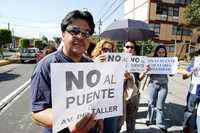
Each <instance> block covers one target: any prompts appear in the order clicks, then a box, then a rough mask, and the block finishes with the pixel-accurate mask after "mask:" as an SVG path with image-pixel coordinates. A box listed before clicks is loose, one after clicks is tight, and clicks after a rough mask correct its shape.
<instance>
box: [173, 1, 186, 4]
mask: <svg viewBox="0 0 200 133" xmlns="http://www.w3.org/2000/svg"><path fill="white" fill-rule="evenodd" d="M175 3H177V4H185V3H186V0H176V2H175Z"/></svg>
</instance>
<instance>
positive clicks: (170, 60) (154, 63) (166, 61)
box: [146, 57, 178, 74]
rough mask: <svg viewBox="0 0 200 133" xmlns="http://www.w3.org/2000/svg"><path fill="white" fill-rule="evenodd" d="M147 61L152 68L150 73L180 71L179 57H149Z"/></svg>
mask: <svg viewBox="0 0 200 133" xmlns="http://www.w3.org/2000/svg"><path fill="white" fill-rule="evenodd" d="M146 61H147V64H148V65H149V66H150V69H151V70H150V71H149V72H148V74H176V73H177V72H178V58H177V57H148V58H147V59H146Z"/></svg>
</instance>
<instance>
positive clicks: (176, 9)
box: [173, 7, 179, 16]
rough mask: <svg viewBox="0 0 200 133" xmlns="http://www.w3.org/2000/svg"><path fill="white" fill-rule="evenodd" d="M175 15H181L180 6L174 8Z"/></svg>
mask: <svg viewBox="0 0 200 133" xmlns="http://www.w3.org/2000/svg"><path fill="white" fill-rule="evenodd" d="M173 16H179V8H177V7H174V8H173Z"/></svg>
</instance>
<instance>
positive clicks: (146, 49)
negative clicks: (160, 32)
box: [136, 40, 154, 55]
mask: <svg viewBox="0 0 200 133" xmlns="http://www.w3.org/2000/svg"><path fill="white" fill-rule="evenodd" d="M136 43H137V44H138V45H139V46H140V54H141V55H148V54H150V53H151V52H152V49H153V47H154V46H153V45H154V43H153V41H151V40H147V41H137V42H136Z"/></svg>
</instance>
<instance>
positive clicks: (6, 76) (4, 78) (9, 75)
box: [0, 68, 20, 82]
mask: <svg viewBox="0 0 200 133" xmlns="http://www.w3.org/2000/svg"><path fill="white" fill-rule="evenodd" d="M14 69H15V68H14ZM14 69H10V70H8V71H6V72H3V73H0V82H1V81H7V80H13V79H16V78H17V77H19V76H20V75H19V74H13V73H10V72H12V71H13V70H14Z"/></svg>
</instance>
